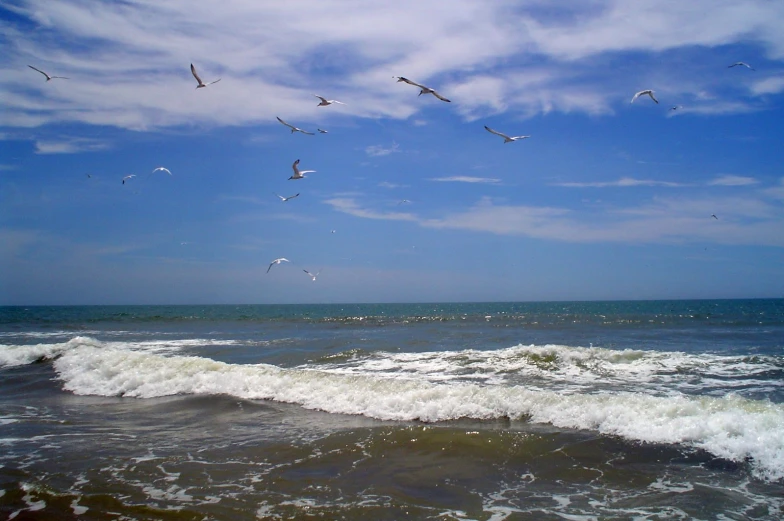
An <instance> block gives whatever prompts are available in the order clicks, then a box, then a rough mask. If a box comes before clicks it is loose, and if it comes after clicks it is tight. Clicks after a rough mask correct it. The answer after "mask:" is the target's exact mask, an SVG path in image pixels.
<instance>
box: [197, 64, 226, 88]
mask: <svg viewBox="0 0 784 521" xmlns="http://www.w3.org/2000/svg"><path fill="white" fill-rule="evenodd" d="M191 74H193V77H194V78H196V81H198V82H199V84H198V85H196V88H197V89H201V88H203V87H206V86H207V85H212V84H213V83H218V82H219V81H221V79H220V78H218V79H217V80H215V81H211V82H209V83H204V82H203V81H201V78H199V75H198V74H196V67H194V66H193V64H192V63H191Z"/></svg>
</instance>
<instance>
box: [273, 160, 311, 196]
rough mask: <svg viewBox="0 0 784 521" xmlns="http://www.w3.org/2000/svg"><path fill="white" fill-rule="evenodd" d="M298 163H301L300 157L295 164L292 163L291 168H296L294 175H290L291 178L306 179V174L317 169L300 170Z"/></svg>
mask: <svg viewBox="0 0 784 521" xmlns="http://www.w3.org/2000/svg"><path fill="white" fill-rule="evenodd" d="M298 165H299V159H297V160H296V161H294V164H293V165H291V169H292V170H294V175H292V176H291V177H289V179H304V177H305V174H310V173H311V172H315V170H300V169H299V166H298ZM297 195H299V194H297ZM278 197H280V196H278Z"/></svg>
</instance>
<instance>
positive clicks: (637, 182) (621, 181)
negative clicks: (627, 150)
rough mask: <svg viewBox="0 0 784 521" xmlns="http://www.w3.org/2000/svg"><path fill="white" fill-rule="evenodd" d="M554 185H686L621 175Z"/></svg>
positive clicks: (599, 186) (597, 186) (570, 186)
mask: <svg viewBox="0 0 784 521" xmlns="http://www.w3.org/2000/svg"><path fill="white" fill-rule="evenodd" d="M554 186H565V187H569V188H605V187H630V186H666V187H681V186H687V185H685V184H682V183H673V182H670V181H655V180H652V179H634V178H631V177H622V178H620V179H618V180H617V181H594V182H572V183H554Z"/></svg>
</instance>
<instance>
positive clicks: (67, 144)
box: [35, 138, 109, 154]
mask: <svg viewBox="0 0 784 521" xmlns="http://www.w3.org/2000/svg"><path fill="white" fill-rule="evenodd" d="M107 148H109V144H108V143H106V142H103V141H100V140H97V139H88V138H64V139H49V140H40V141H36V142H35V153H36V154H75V153H77V152H95V151H98V150H106V149H107Z"/></svg>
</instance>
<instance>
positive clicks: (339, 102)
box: [329, 99, 345, 105]
mask: <svg viewBox="0 0 784 521" xmlns="http://www.w3.org/2000/svg"><path fill="white" fill-rule="evenodd" d="M329 102H330V103H337V104H338V105H345V103H343V102H342V101H338V100H336V99H331V100H329Z"/></svg>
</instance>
